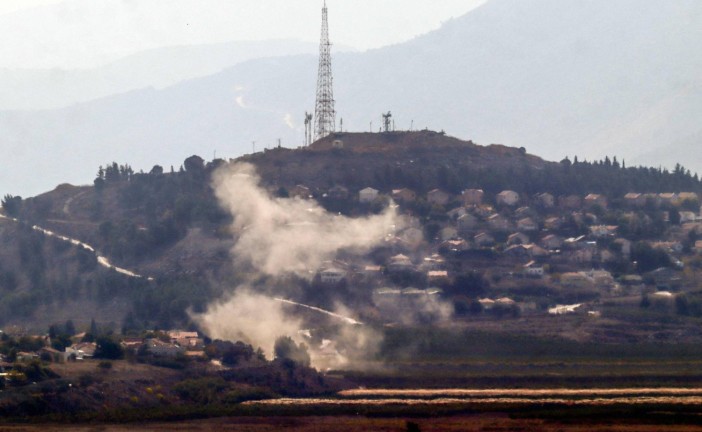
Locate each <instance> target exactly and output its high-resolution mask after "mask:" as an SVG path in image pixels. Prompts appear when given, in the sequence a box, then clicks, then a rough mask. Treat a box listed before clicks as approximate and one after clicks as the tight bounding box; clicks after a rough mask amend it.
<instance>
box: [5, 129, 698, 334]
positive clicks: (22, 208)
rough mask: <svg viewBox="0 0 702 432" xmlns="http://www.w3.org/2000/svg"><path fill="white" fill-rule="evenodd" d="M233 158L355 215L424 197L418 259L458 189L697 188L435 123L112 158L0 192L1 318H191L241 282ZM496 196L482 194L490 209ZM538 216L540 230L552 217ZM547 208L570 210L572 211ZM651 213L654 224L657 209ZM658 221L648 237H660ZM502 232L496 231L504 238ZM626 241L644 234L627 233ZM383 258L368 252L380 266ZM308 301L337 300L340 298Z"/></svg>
mask: <svg viewBox="0 0 702 432" xmlns="http://www.w3.org/2000/svg"><path fill="white" fill-rule="evenodd" d="M237 162H249V163H252V164H254V165H255V166H256V167H257V170H258V172H259V174H260V175H261V177H262V182H263V184H264V185H265V187H266V188H267V189H268V191H269V193H270V194H271V195H272V196H279V197H288V196H299V197H303V198H309V197H313V199H314V200H315V201H317V202H319V203H320V204H321V205H322V206H323V207H324V208H326V209H327V210H329V211H333V212H341V213H343V214H347V215H351V216H354V217H355V216H361V215H365V214H372V213H374V212H378V211H380V210H381V209H382V208H384V207H385V206H387V205H388V202H387V198H383V197H390V196H391V195H392V194H393V191H394V190H398V189H402V188H408V189H411V190H412V191H413V193H414V194H416V195H417V198H418V199H417V200H415V201H411V202H409V201H402V200H400V201H398V203H399V204H400V211H401V212H402V213H406V214H409V215H414V216H415V217H417V218H419V222H420V228H421V230H422V231H423V233H424V234H425V235H427V236H428V237H427V242H425V243H423V244H424V246H422V249H421V251H422V252H421V254H420V252H419V251H412V256H413V257H414V258H413V259H415V260H416V259H419V257H420V256H421V255H422V254H424V255H430V254H431V253H432V252H436V251H438V247H439V243H435V240H434V238H433V237H434V236H435V235H436V233H438V232H439V231H441V230H444V229H448V230H449V231H450V229H455V228H453V227H454V226H455V224H456V220H455V214H456V213H455V212H453V213H451V214H453V215H454V216H447V212H448V211H453V210H456V209H459V208H463V207H462V206H465V203H464V202H463V201H462V198H461V194H462V192H463V191H464V190H467V189H471V188H473V189H481V190H483V191H484V194H485V196H486V197H490V196H494V194H497V193H498V192H500V191H502V190H506V189H509V190H513V191H515V192H516V193H518V194H521V195H523V196H524V197H525V198H524V201H523V203H524V204H526V205H527V206H528V205H531V206H532V207H533V206H534V202H535V201H534V199H535V198H534V197H535V196H536V194H543V193H547V194H551V195H553V196H554V197H556V198H558V197H564V196H570V195H579V196H581V197H582V196H584V195H586V194H593V193H598V194H603V195H605V196H607V197H609V199H610V203H612V204H613V205H616V206H619V207H621V206H623V205H624V202H623V196H624V195H625V194H626V193H629V192H638V193H649V194H650V193H659V192H670V191H674V192H688V193H693V194H694V193H699V192H700V189H701V188H700V182H699V180H698V179H697V177H696V176H692V175H690V173H689V172H686V171H685V169H684V168H682V167H678V168H677V169H676V170H675V171H673V172H668V171H666V170H661V169H652V168H643V167H625V166H624V165H623V163H620V162H618V161H617V160H616V158H615V159H614V160H609V158H606V159H605V160H603V161H596V162H583V161H577V159H576V160H573V161H570V160H568V159H564V160H563V161H560V162H548V161H545V160H543V159H541V158H539V157H537V156H534V155H531V154H529V153H527V152H526V150H525V149H523V148H513V147H508V146H503V145H489V146H481V145H478V144H475V143H473V142H471V141H463V140H460V139H457V138H454V137H450V136H447V135H446V134H444V133H440V132H433V131H416V132H389V133H377V134H376V133H374V134H370V133H337V134H333V135H331V136H329V137H327V138H325V139H323V140H320V141H319V142H316V143H314V144H312V145H311V146H309V147H306V148H299V149H294V150H292V149H286V148H273V149H269V150H265V151H262V152H258V153H255V154H252V155H247V156H243V157H241V158H239V159H236V160H232V161H230V162H226V161H223V160H214V161H211V162H205V161H204V160H203V159H202V158H200V157H197V156H193V157H190V158H188V159H187V160H185V161H184V163H183V166H182V167H181V168H180V169H178V170H171V171H169V170H168V169H166V170H164V169H163V168H162V167H160V166H154V167H153V169H152V170H150V172H149V173H144V172H139V173H135V172H134V171H133V170H132V169H131V167H130V166H129V165H127V164H123V165H119V164H116V163H112V164H108V165H106V166H103V167H100V170H99V173H98V176H97V178H96V179H95V182H94V186H81V187H76V186H71V185H67V184H64V185H61V186H59V187H57V188H56V189H55V190H53V191H51V192H47V193H44V194H41V195H38V196H36V197H33V198H28V199H24V200H23V199H21V198H19V197H14V198H13V197H11V196H6V197H5V199H4V200H3V203H4V204H5V213H7V214H8V215H10V216H14V217H17V218H18V219H19V223H13V222H11V221H9V220H7V219H5V220H2V221H0V238H2V240H3V244H4V247H3V248H2V250H1V251H0V273H1V274H2V278H0V286H1V287H2V289H1V290H0V295H2V299H3V301H2V304H3V305H4V313H3V315H2V316H3V318H4V319H5V320H6V323H16V324H24V325H27V324H29V323H32V324H34V325H37V326H43V325H47V324H49V323H51V322H58V321H62V320H65V319H69V318H70V319H74V320H75V321H76V322H82V323H87V322H89V321H90V319H91V318H93V317H97V316H99V317H102V318H103V319H104V320H105V321H107V322H112V323H113V325H114V326H116V327H119V326H120V325H121V324H122V323H123V322H125V320H126V321H128V324H129V326H136V327H141V326H153V325H159V326H164V327H167V326H170V325H174V324H176V323H184V322H187V321H188V316H187V314H186V310H187V309H189V308H191V309H192V310H194V311H196V312H197V311H203V310H205V308H206V307H207V304H208V303H209V302H210V301H212V300H214V299H217V298H220V297H221V296H222V295H223V294H224V293H226V292H227V291H228V290H230V289H231V287H233V286H236V285H237V283H239V282H240V280H241V277H242V275H241V274H238V273H237V272H235V271H234V269H233V266H232V257H231V256H230V250H231V248H232V246H233V245H234V243H235V241H236V238H235V237H233V236H232V234H231V232H230V231H229V224H230V223H231V220H232V216H231V215H229V214H227V213H226V212H225V211H223V210H222V208H221V207H220V206H219V204H218V203H217V201H216V199H215V196H214V193H213V191H212V189H211V184H210V182H211V180H210V177H211V175H212V173H213V172H214V171H215V170H216V169H217V168H218V167H221V166H224V165H226V164H228V163H237ZM369 187H370V188H375V190H376V191H378V193H379V199H378V200H375V201H374V202H372V203H370V204H364V203H360V202H359V198H358V191H360V190H361V189H364V188H369ZM434 189H440V190H442V191H444V192H442V193H446V194H448V195H447V196H448V198H447V200H448V201H447V202H445V203H444V204H442V205H438V206H437V205H435V204H432V203H430V202H428V201H427V199H428V198H427V195H426V194H427V193H428V192H430V191H432V190H434ZM486 200H487V198H486ZM493 200H494V198H490V199H489V200H487V201H486V202H487V203H493V204H492V205H494V201H493ZM529 203H531V204H529ZM671 208H672V207H671ZM466 209H467V210H466ZM466 209H464V210H461V211H462V212H465V211H468V212H472V213H473V214H474V215H475V217H477V218H478V220H479V221H481V220H483V219H486V218H487V217H488V216H490V214H492V213H502V214H503V216H506V217H510V218H511V217H513V214H512V212H511V211H509V209H502V210H501V209H500V208H496V209H492V208H491V207H490V208H489V209H487V210H480V211H475V210H470V208H466ZM491 209H492V210H491ZM622 209H625V207H622ZM651 209H654V207H651ZM573 210H580V209H578V208H574V209H571V210H570V211H571V212H572V211H573ZM580 211H582V210H580ZM656 211H657V210H656ZM486 212H487V213H486ZM530 214H532V217H534V218H535V220H536V221H537V223H538V224H539V226H540V227H543V223H544V221H545V220H546V219H547V216H548V215H549V214H550V213H549V211H547V210H540V211H539V212H538V213H535V214H534V213H530ZM551 214H552V216H557V217H560V218H562V219H563V218H564V217H565V216H567V215H568V212H563V211H557V212H556V211H553V212H551ZM623 214H624V213H622V212H621V211H619V213H613V214H612V215H609V216H608V215H607V214H606V213H601V214H600V218H602V217H604V219H603V220H604V221H606V220H611V222H613V223H614V224H616V223H619V224H621V223H620V222H618V221H619V220H620V219H621V217H623V216H622V215H623ZM568 217H570V216H568ZM579 217H580V216H579ZM588 217H589V216H588ZM646 217H647V218H653V220H658V219H659V215H658V213H655V212H653V213H650V212H649V213H648V214H647V216H646ZM647 223H648V222H647ZM569 224H570V225H569V226H570V227H571V228H570V229H569V230H566V231H564V232H565V233H567V234H569V235H572V234H579V233H586V232H587V229H588V227H587V225H583V224H584V222H582V221H581V222H579V224H576V225H572V223H571V222H569ZM33 225H36V226H39V227H41V228H42V229H46V230H50V231H52V232H54V233H56V235H63V236H68V237H71V238H74V239H77V240H80V241H81V242H85V243H87V244H89V245H91V247H93V248H94V249H95V250H96V251H97V254H98V255H101V256H103V257H105V258H106V259H109V261H110V262H111V263H112V264H113V265H116V266H118V267H122V268H126V269H129V270H130V271H132V272H134V273H135V274H138V275H142V276H144V277H142V278H135V277H128V276H125V275H124V274H120V273H119V272H116V271H114V270H110V269H108V268H106V267H105V266H103V265H101V263H100V260H99V259H98V258H97V257H96V254H95V253H93V252H90V251H89V250H86V249H84V248H82V247H78V246H75V245H71V244H69V243H67V242H66V241H65V240H61V239H57V238H56V237H50V236H47V235H46V234H45V233H43V232H41V231H38V230H36V229H32V226H33ZM479 227H480V225H479ZM572 227H576V228H575V229H573V228H572ZM476 229H477V228H476ZM482 229H490V228H489V227H488V226H487V225H486V226H485V228H482ZM662 229H663V228H661V227H659V228H657V231H655V232H653V231H652V234H651V235H649V238H652V237H655V236H660V235H662V233H663V231H661V230H662ZM467 234H469V233H465V234H464V235H467ZM475 234H477V232H473V233H472V234H470V235H471V236H473V235H475ZM507 234H511V233H509V232H508V233H505V234H500V235H499V236H498V237H497V238H498V239H502V240H501V241H504V240H506V237H502V236H503V235H504V236H506V235H507ZM630 237H631V238H630V239H629V240H633V241H635V240H638V239H642V238H646V236H644V237H641V234H640V233H638V234H636V233H634V232H633V231H632V234H630ZM471 238H472V237H471ZM466 239H468V240H470V238H468V237H466ZM534 240H537V239H536V238H534ZM501 250H502V246H498V249H497V251H501ZM381 256H383V255H379V256H375V257H374V258H373V260H376V261H377V262H378V263H379V264H385V263H384V262H383V261H382V260H381V258H380V257H381ZM475 265H477V266H479V267H478V271H479V272H482V271H483V270H486V269H487V268H486V269H483V270H481V269H480V266H485V265H489V264H488V262H483V261H481V260H480V259H478V261H475ZM599 265H601V264H598V266H599ZM566 268H568V267H566ZM311 270H313V271H316V270H317V269H311ZM148 278H152V279H153V280H149V279H148ZM346 295H349V296H350V298H354V297H355V294H352V293H350V294H349V293H347V294H346ZM306 299H308V300H312V301H318V302H321V303H320V304H333V298H325V299H322V298H316V299H315V298H314V296H312V298H306ZM552 301H553V300H550V301H549V302H552Z"/></svg>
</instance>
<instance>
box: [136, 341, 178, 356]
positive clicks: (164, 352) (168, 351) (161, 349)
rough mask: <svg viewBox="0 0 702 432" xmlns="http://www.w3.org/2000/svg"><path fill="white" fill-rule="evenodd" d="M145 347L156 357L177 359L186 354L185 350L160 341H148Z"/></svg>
mask: <svg viewBox="0 0 702 432" xmlns="http://www.w3.org/2000/svg"><path fill="white" fill-rule="evenodd" d="M145 345H146V349H147V351H148V352H149V353H151V354H153V355H154V356H156V357H176V356H178V355H179V354H185V348H183V347H180V346H178V345H175V344H172V343H168V342H163V341H160V340H158V339H147V340H146V341H145Z"/></svg>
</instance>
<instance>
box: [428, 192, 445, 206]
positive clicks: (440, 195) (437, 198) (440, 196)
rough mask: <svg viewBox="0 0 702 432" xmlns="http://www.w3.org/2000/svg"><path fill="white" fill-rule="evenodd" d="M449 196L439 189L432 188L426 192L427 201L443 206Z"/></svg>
mask: <svg viewBox="0 0 702 432" xmlns="http://www.w3.org/2000/svg"><path fill="white" fill-rule="evenodd" d="M450 198H451V197H450V196H449V194H447V193H446V192H444V191H442V190H441V189H434V190H430V191H429V192H427V202H428V203H430V204H433V205H439V206H445V205H446V204H448V202H449V199H450Z"/></svg>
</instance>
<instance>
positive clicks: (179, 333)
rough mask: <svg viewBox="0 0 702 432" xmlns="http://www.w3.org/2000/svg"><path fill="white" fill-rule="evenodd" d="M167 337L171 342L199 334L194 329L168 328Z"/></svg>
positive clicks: (196, 336)
mask: <svg viewBox="0 0 702 432" xmlns="http://www.w3.org/2000/svg"><path fill="white" fill-rule="evenodd" d="M168 337H169V338H171V342H173V343H175V342H177V341H179V340H182V339H197V338H198V337H199V336H198V334H197V332H196V331H185V330H170V331H169V332H168Z"/></svg>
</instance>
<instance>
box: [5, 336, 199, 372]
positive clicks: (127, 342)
mask: <svg viewBox="0 0 702 432" xmlns="http://www.w3.org/2000/svg"><path fill="white" fill-rule="evenodd" d="M158 336H159V337H123V338H122V339H121V340H120V345H121V347H122V349H123V350H124V352H125V353H129V354H133V355H151V356H154V357H165V358H175V357H178V356H186V357H192V358H204V357H206V356H205V341H204V339H203V338H202V337H201V336H200V335H199V334H198V333H197V332H190V331H183V330H171V331H168V332H163V333H161V334H159V335H158ZM41 338H42V340H43V344H44V346H43V347H42V348H40V349H39V350H37V351H33V352H24V351H20V352H18V353H17V354H16V356H15V361H16V362H20V363H24V362H31V361H33V360H43V361H49V362H53V363H67V362H72V361H84V360H89V359H92V358H93V357H94V356H95V352H96V350H97V348H98V347H97V344H96V343H95V342H81V340H83V339H84V338H85V333H81V334H77V335H75V336H73V337H72V339H73V340H75V341H77V342H75V343H73V344H72V345H71V346H68V347H66V348H65V349H64V350H62V351H59V350H56V349H54V348H51V339H50V337H49V336H45V337H43V336H42V337H41ZM1 362H2V359H0V363H1ZM9 366H11V364H10V365H9Z"/></svg>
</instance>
